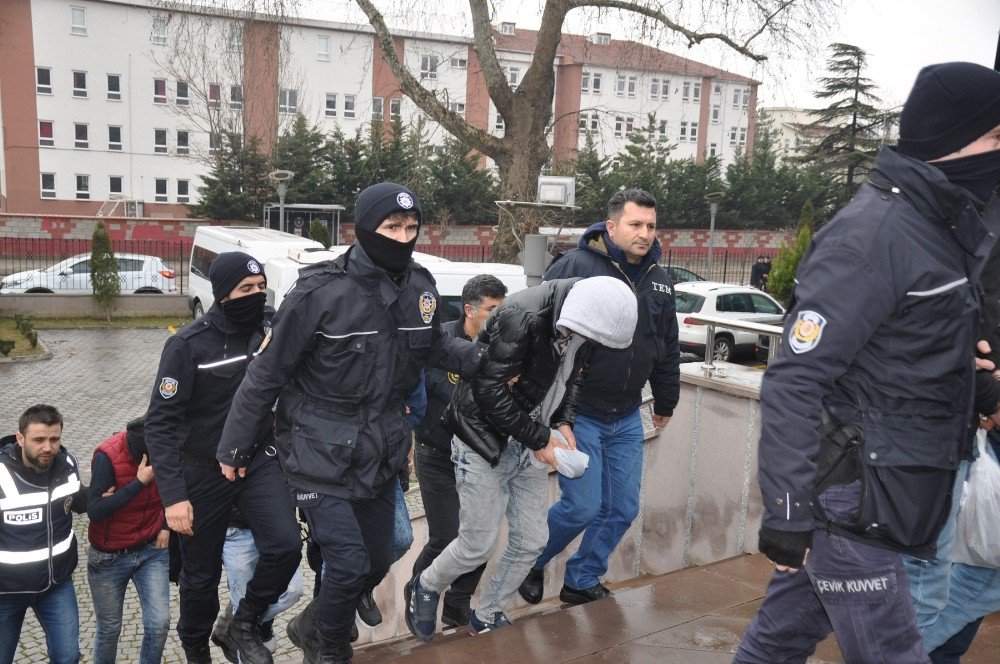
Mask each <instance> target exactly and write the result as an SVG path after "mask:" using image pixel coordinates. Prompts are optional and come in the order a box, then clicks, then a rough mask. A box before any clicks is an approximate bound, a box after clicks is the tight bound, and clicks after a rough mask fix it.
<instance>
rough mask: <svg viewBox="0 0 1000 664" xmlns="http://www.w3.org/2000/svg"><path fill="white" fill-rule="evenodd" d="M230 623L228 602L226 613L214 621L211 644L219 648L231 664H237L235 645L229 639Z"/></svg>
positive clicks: (230, 609)
mask: <svg viewBox="0 0 1000 664" xmlns="http://www.w3.org/2000/svg"><path fill="white" fill-rule="evenodd" d="M232 622H233V605H232V603H231V602H230V603H229V605H228V606H226V612H225V613H224V614H222V615H221V616H219V619H218V620H216V621H215V628H214V629H213V630H212V643H214V644H215V645H217V646H219V649H220V650H222V654H223V656H224V657H225V658H226V659H227V660H229V661H230V662H232V663H233V664H238V663H239V659H237V657H236V644H235V643H233V640H232V639H230V638H229V625H231V624H232Z"/></svg>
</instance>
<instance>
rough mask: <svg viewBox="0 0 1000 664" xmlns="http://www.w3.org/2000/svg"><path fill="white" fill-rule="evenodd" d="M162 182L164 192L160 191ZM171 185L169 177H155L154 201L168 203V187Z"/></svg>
mask: <svg viewBox="0 0 1000 664" xmlns="http://www.w3.org/2000/svg"><path fill="white" fill-rule="evenodd" d="M160 183H162V184H163V193H162V194H161V193H160V191H159V189H160ZM169 186H170V181H169V180H167V178H153V201H154V202H155V203H167V202H168V194H167V189H168V188H169Z"/></svg>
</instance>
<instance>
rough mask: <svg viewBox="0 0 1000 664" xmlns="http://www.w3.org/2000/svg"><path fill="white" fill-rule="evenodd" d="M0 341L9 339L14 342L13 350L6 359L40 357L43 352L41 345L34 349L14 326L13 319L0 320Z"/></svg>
mask: <svg viewBox="0 0 1000 664" xmlns="http://www.w3.org/2000/svg"><path fill="white" fill-rule="evenodd" d="M0 339H9V340H11V341H13V342H14V350H12V351H11V352H10V355H9V356H8V357H24V356H28V355H41V354H42V353H43V352H45V351H44V350H43V349H42V345H41V344H39V345H38V346H36V347H35V348H32V347H31V344H30V343H29V342H28V340H27V339H26V338H25V336H24V335H23V334H21V331H20V330H18V329H17V328H16V327H15V326H14V319H13V318H0Z"/></svg>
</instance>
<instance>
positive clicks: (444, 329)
mask: <svg viewBox="0 0 1000 664" xmlns="http://www.w3.org/2000/svg"><path fill="white" fill-rule="evenodd" d="M464 324H465V318H464V317H461V318H458V319H457V320H453V321H450V322H447V323H445V324H444V325H442V326H441V333H442V334H446V335H448V336H451V337H457V338H459V339H469V337H468V336H466V334H465V329H464V328H463V325H464ZM470 341H471V339H470ZM457 383H458V375H457V374H453V373H449V372H447V371H442V370H441V369H427V371H426V373H425V379H424V389H425V391H426V393H427V412H426V414H425V415H424V417H423V419H421V420H420V424H419V425H417V427H416V429H414V433H415V434H416V438H417V442H418V443H423V444H424V445H430V446H431V447H434V448H436V449H438V450H440V451H442V452H444V453H446V454H449V455H450V454H451V434H450V433H448V432H447V431H446V430H445V428H444V427H443V426H441V416H442V415H443V414H444V410H445V408H446V407H447V406H448V403H449V402H450V401H451V395H452V393H453V392H454V391H455V385H456V384H457Z"/></svg>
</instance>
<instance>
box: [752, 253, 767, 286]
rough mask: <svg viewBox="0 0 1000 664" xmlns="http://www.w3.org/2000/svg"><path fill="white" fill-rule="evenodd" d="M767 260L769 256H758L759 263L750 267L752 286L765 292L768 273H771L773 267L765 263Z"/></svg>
mask: <svg viewBox="0 0 1000 664" xmlns="http://www.w3.org/2000/svg"><path fill="white" fill-rule="evenodd" d="M766 260H767V256H758V257H757V262H756V263H754V264H753V265H752V266H751V267H750V285H751V286H753V287H754V288H758V289H760V290H764V283H765V282H766V281H767V273H768V272H770V271H771V265H770V263H765V261H766Z"/></svg>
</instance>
